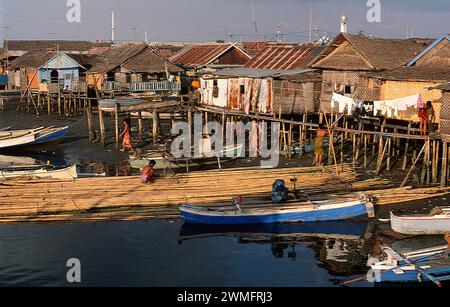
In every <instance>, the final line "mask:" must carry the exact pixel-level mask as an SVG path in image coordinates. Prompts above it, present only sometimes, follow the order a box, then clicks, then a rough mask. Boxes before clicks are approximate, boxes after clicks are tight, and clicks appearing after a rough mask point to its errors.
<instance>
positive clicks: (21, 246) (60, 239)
mask: <svg viewBox="0 0 450 307" xmlns="http://www.w3.org/2000/svg"><path fill="white" fill-rule="evenodd" d="M342 225H344V227H342ZM345 225H346V224H341V226H340V227H341V229H343V232H346V229H347V228H348V229H349V231H350V229H354V226H355V225H354V224H347V225H348V227H347V226H345ZM181 227H182V223H181V222H178V221H175V222H170V223H168V222H164V221H149V222H114V223H96V224H57V225H47V224H14V225H0V232H1V233H2V236H1V238H0V251H1V252H0V286H71V284H69V283H68V282H67V281H66V273H67V270H68V268H67V267H66V262H67V260H68V259H69V258H78V259H80V261H81V279H82V283H81V286H178V287H188V286H196V287H208V286H221V287H230V286H259V287H263V286H288V287H299V286H307V287H309V286H311V287H312V286H336V282H335V281H336V280H340V279H344V278H349V277H352V276H354V275H357V274H360V273H364V271H365V270H367V269H366V268H365V263H364V261H366V259H365V258H364V257H361V255H362V254H363V253H361V249H362V247H361V241H360V240H359V239H354V238H353V236H352V235H351V236H350V239H333V238H327V237H329V236H331V235H329V234H328V235H327V234H324V235H322V237H321V238H310V237H299V236H298V235H294V234H287V235H283V236H281V237H280V236H279V235H275V234H273V235H269V236H267V235H263V234H262V233H261V232H260V233H258V230H256V231H255V232H256V233H251V234H250V233H247V234H243V235H233V234H232V233H231V232H228V234H227V235H225V236H223V235H215V234H211V233H210V234H209V235H208V234H206V232H208V231H209V230H208V231H203V230H200V231H197V230H198V229H197V230H196V229H194V230H192V229H187V230H186V229H184V230H183V231H184V233H183V235H184V236H183V237H180V230H181ZM287 227H289V226H287ZM346 227H347V228H346ZM292 230H293V231H298V229H292ZM212 231H213V232H214V231H217V229H213V230H212ZM305 231H309V230H305ZM279 232H280V233H286V231H285V229H282V231H279ZM287 232H289V229H288V230H287ZM204 236H206V237H204ZM188 238H190V239H189V240H181V239H188ZM274 242H275V243H274ZM355 255H356V257H355ZM339 270H342V271H345V272H346V273H340V274H342V275H341V276H336V271H339ZM358 285H359V286H361V285H363V286H364V285H365V286H367V285H366V284H361V283H360V284H358Z"/></svg>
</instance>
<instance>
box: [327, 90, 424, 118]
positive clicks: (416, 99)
mask: <svg viewBox="0 0 450 307" xmlns="http://www.w3.org/2000/svg"><path fill="white" fill-rule="evenodd" d="M336 104H338V109H339V113H344V112H345V110H346V109H347V114H348V115H349V116H350V115H353V113H354V111H355V110H356V109H364V110H365V112H367V113H368V112H372V111H373V115H374V116H378V115H379V114H380V115H382V116H386V115H387V116H388V117H392V115H395V116H398V112H399V111H406V110H407V109H408V108H410V107H413V106H414V107H415V108H423V107H424V103H423V100H422V95H420V94H417V95H413V96H407V97H403V98H398V99H390V100H379V101H373V102H371V103H367V102H364V101H363V100H355V99H353V98H351V97H346V96H343V95H340V94H338V93H333V96H332V98H331V107H332V108H333V109H334V108H335V106H336Z"/></svg>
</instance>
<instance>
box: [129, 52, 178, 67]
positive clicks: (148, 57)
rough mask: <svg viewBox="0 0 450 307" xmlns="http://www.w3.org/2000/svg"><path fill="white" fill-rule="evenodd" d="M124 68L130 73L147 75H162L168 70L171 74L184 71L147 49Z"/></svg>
mask: <svg viewBox="0 0 450 307" xmlns="http://www.w3.org/2000/svg"><path fill="white" fill-rule="evenodd" d="M123 67H124V68H125V69H127V70H129V71H133V72H147V73H161V72H165V71H166V69H167V71H168V72H171V73H177V72H182V71H183V69H181V68H179V67H178V66H175V65H173V64H172V63H170V62H169V61H167V60H166V59H164V58H163V57H161V56H159V55H158V54H156V52H155V51H153V50H151V49H147V50H145V51H144V52H142V53H140V54H139V55H137V56H136V57H134V58H133V59H132V60H130V61H128V62H126V63H125V64H123Z"/></svg>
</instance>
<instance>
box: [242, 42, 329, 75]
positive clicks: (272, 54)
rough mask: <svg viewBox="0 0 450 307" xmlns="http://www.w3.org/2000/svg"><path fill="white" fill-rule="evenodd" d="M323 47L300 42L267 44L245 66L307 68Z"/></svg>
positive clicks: (285, 68)
mask: <svg viewBox="0 0 450 307" xmlns="http://www.w3.org/2000/svg"><path fill="white" fill-rule="evenodd" d="M324 49H325V46H320V45H317V44H309V43H308V44H304V43H303V44H302V43H273V44H268V45H266V47H265V48H264V49H263V50H262V51H261V52H259V53H258V54H257V55H256V56H255V57H253V59H251V60H250V61H249V62H248V63H247V64H246V65H245V67H247V68H263V69H276V70H288V69H296V68H307V67H308V66H309V65H310V64H311V63H312V62H313V61H314V60H315V59H316V58H317V57H318V56H319V55H320V53H321V52H322V51H323V50H324Z"/></svg>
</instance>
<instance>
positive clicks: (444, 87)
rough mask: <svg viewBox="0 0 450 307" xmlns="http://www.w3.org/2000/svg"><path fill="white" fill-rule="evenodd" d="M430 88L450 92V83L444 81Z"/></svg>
mask: <svg viewBox="0 0 450 307" xmlns="http://www.w3.org/2000/svg"><path fill="white" fill-rule="evenodd" d="M429 90H441V91H443V92H450V83H443V84H440V85H438V86H435V87H431V88H429Z"/></svg>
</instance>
